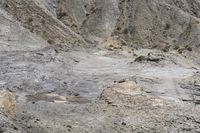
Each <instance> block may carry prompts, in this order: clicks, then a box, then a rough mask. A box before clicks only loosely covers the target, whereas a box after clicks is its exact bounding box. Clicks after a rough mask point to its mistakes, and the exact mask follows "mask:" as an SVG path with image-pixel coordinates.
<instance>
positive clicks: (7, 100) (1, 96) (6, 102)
mask: <svg viewBox="0 0 200 133" xmlns="http://www.w3.org/2000/svg"><path fill="white" fill-rule="evenodd" d="M0 113H4V114H6V115H8V116H10V117H12V118H15V117H16V99H15V95H14V94H12V93H11V92H9V91H5V90H3V91H0Z"/></svg>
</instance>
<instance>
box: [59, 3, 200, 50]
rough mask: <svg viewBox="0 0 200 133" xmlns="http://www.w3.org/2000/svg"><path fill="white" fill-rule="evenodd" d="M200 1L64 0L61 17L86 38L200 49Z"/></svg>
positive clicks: (144, 45)
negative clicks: (120, 39) (114, 37)
mask: <svg viewBox="0 0 200 133" xmlns="http://www.w3.org/2000/svg"><path fill="white" fill-rule="evenodd" d="M199 9H200V1H199V0H192V1H190V0H140V1H138V0H109V1H107V0H78V1H74V0H62V1H60V2H59V3H58V7H57V16H58V19H59V20H61V21H62V22H63V23H64V24H66V25H68V26H69V27H71V28H72V29H73V30H74V31H75V32H77V33H81V34H82V35H84V36H85V38H88V37H89V38H93V39H95V38H94V37H100V38H104V39H105V38H107V37H109V36H120V37H121V38H122V39H124V40H125V41H126V42H127V43H128V44H129V45H130V46H141V47H148V48H155V47H158V48H163V47H171V46H172V47H175V46H187V45H189V46H191V47H195V48H196V47H199V38H200V29H199V25H200V19H199V17H200V11H199Z"/></svg>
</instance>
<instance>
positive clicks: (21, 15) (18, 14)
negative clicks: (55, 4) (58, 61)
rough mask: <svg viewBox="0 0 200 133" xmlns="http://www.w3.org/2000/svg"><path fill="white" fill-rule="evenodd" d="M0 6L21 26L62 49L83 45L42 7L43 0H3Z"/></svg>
mask: <svg viewBox="0 0 200 133" xmlns="http://www.w3.org/2000/svg"><path fill="white" fill-rule="evenodd" d="M0 6H1V8H3V9H4V10H6V11H7V12H8V13H9V14H11V15H12V16H13V17H14V18H15V19H16V20H18V21H19V22H20V23H21V24H22V25H23V27H25V28H27V29H29V30H30V31H31V32H32V33H36V34H37V35H39V36H41V37H42V38H43V39H45V40H47V42H48V43H49V44H51V45H53V44H57V45H60V46H61V47H62V49H63V50H65V49H66V50H67V49H69V48H71V47H73V46H80V45H82V46H83V45H84V43H85V42H84V40H83V39H82V38H81V37H80V36H78V35H77V34H76V33H74V32H73V31H72V30H71V29H70V28H68V27H67V26H66V25H64V24H62V23H61V22H60V21H58V20H57V19H56V18H55V17H54V16H53V15H52V13H51V12H49V10H47V9H46V8H44V7H46V6H45V4H44V2H43V1H37V0H36V1H33V0H28V1H27V0H14V1H13V0H3V1H1V2H0ZM52 25H53V26H52Z"/></svg>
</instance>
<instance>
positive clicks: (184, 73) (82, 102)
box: [0, 48, 200, 133]
mask: <svg viewBox="0 0 200 133" xmlns="http://www.w3.org/2000/svg"><path fill="white" fill-rule="evenodd" d="M88 51H89V52H88ZM88 51H87V50H85V51H83V50H82V51H71V52H67V53H66V52H57V51H56V50H55V49H53V48H43V49H41V50H35V51H34V50H33V51H24V52H22V51H20V52H17V51H16V52H3V53H1V55H0V60H1V62H0V66H1V69H0V70H1V75H0V79H1V82H0V85H1V88H5V89H7V90H10V91H12V92H13V93H15V94H16V97H17V111H16V113H17V117H16V118H15V119H12V120H11V119H8V118H6V117H4V116H2V118H1V119H0V120H3V121H4V122H5V123H1V124H2V125H1V132H31V133H32V132H35V133H45V132H46V133H49V132H52V133H55V132H58V133H62V132H63V133H66V132H73V133H76V132H77V133H79V132H83V133H88V132H91V133H92V132H94V133H98V132H99V133H110V132H113V133H115V132H116V133H118V132H127V133H128V132H159V133H161V132H164V133H165V132H200V119H199V116H198V114H199V111H200V110H199V106H198V103H199V100H200V99H199V68H198V66H196V65H195V64H194V63H193V62H192V61H191V60H188V59H187V58H185V57H184V56H183V55H179V54H177V53H176V52H175V51H171V52H169V53H164V52H160V51H157V50H145V49H144V50H136V51H135V53H136V54H137V57H128V56H125V55H123V53H122V54H120V53H118V54H117V55H116V54H113V53H112V52H111V51H107V50H103V51H96V50H88ZM138 57H139V59H138ZM141 57H142V58H141Z"/></svg>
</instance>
